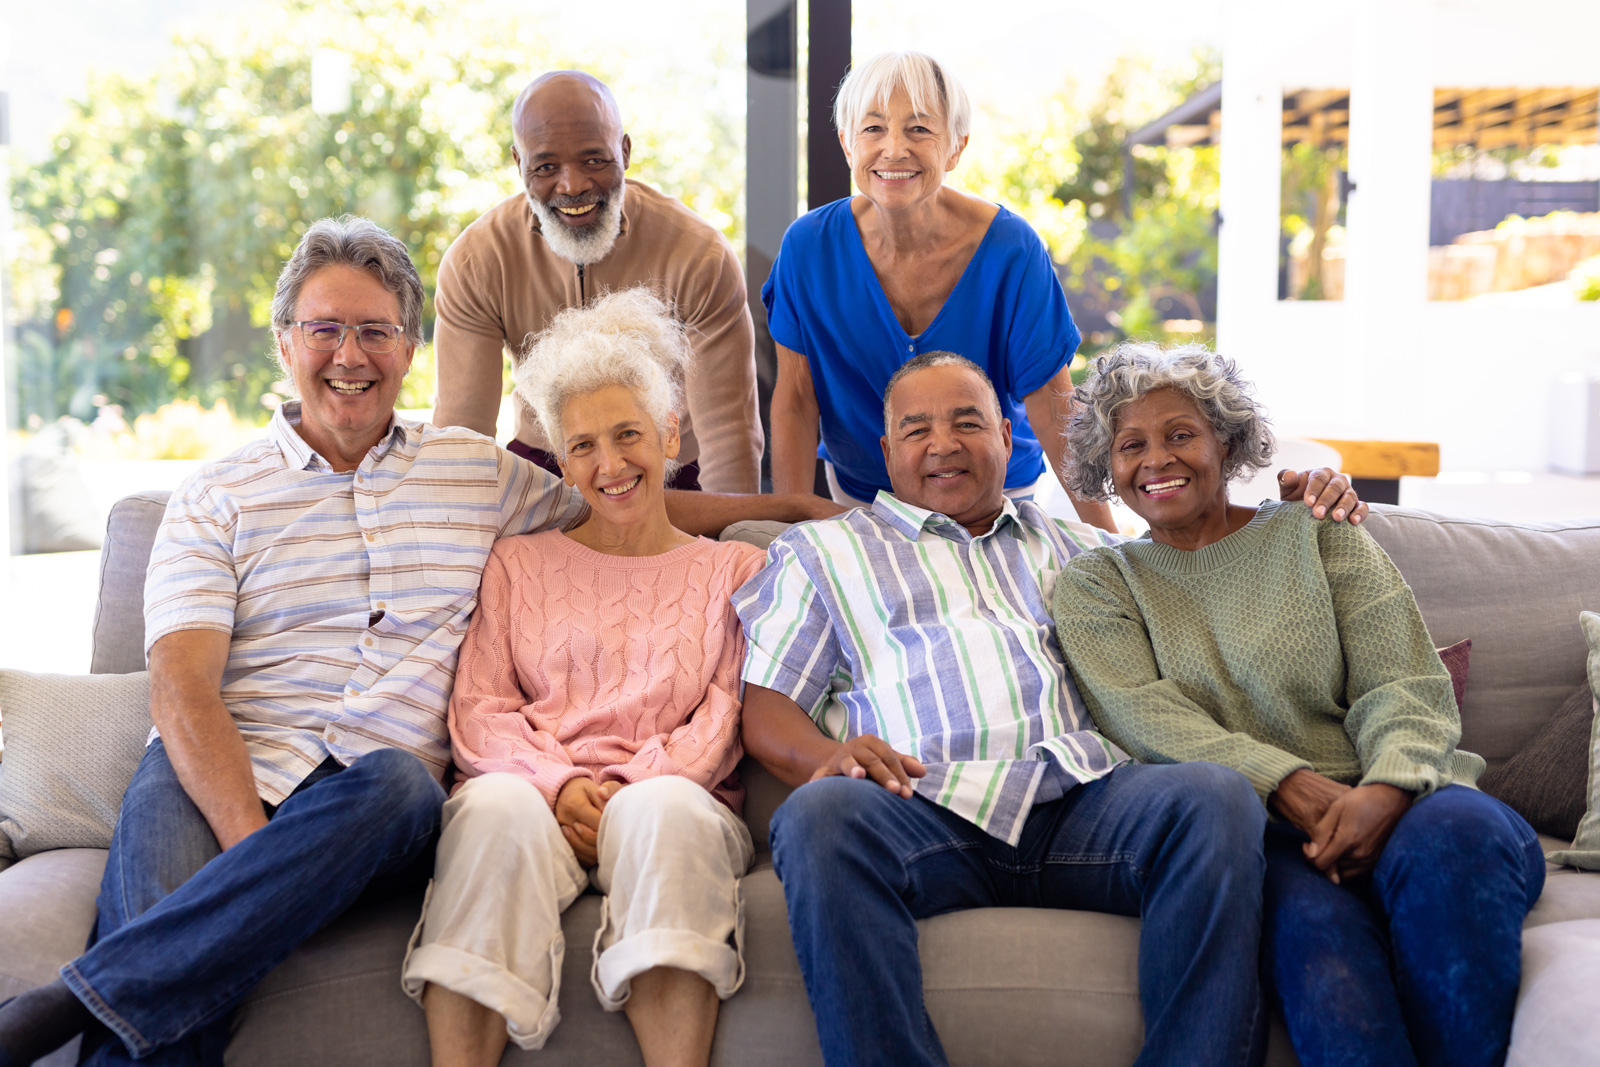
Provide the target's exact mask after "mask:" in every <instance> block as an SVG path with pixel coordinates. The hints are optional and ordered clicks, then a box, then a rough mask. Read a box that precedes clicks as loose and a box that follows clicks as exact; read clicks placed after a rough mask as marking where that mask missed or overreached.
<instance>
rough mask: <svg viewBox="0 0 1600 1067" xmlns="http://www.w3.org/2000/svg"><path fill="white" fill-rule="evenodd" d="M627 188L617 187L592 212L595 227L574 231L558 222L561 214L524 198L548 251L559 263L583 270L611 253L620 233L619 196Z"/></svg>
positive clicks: (620, 199) (530, 197)
mask: <svg viewBox="0 0 1600 1067" xmlns="http://www.w3.org/2000/svg"><path fill="white" fill-rule="evenodd" d="M626 188H627V187H626V186H625V185H619V186H617V191H616V194H615V195H614V196H608V197H607V198H606V199H605V202H604V203H602V204H601V205H600V206H599V207H598V208H596V209H595V214H596V215H598V216H599V217H598V218H596V219H595V221H594V224H593V225H591V226H587V227H585V228H584V229H582V230H574V229H572V227H570V226H568V225H567V224H566V223H565V222H563V221H561V216H560V213H559V212H557V211H556V210H555V209H554V208H549V207H546V206H545V205H544V204H542V203H540V202H539V201H538V200H537V199H535V198H534V197H533V196H531V195H528V194H526V193H524V194H523V195H524V197H525V199H526V200H527V201H528V206H529V207H530V208H532V209H533V216H534V218H536V219H538V220H539V229H540V231H541V232H542V233H543V234H544V239H545V242H546V243H548V244H549V245H550V251H552V252H554V253H555V254H556V255H558V256H560V257H561V258H562V259H566V260H571V261H572V262H573V263H576V264H578V265H579V266H584V265H585V264H589V263H598V262H599V261H600V260H602V259H605V258H606V256H607V255H609V254H610V252H611V246H612V245H614V244H616V243H617V235H618V234H620V233H621V232H622V196H623V191H624V190H625V189H626Z"/></svg>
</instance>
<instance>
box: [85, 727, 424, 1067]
mask: <svg viewBox="0 0 1600 1067" xmlns="http://www.w3.org/2000/svg"><path fill="white" fill-rule="evenodd" d="M443 805H444V790H443V789H441V788H440V786H439V784H438V783H437V782H435V781H434V780H433V775H432V774H431V773H429V771H428V770H427V769H426V768H425V767H424V766H423V765H422V763H421V762H420V761H419V760H418V759H417V758H416V757H415V756H412V755H410V754H408V753H404V752H399V751H396V750H393V749H385V750H381V751H378V752H373V753H370V754H368V755H366V756H363V757H361V758H360V759H358V760H356V761H355V762H354V763H353V764H351V765H350V766H349V767H347V768H346V767H341V766H340V765H339V764H338V763H337V762H335V761H333V760H331V759H330V760H327V761H325V762H324V763H323V764H322V766H320V767H318V768H317V769H316V770H315V771H313V772H312V773H311V775H310V777H308V778H307V779H306V780H305V781H304V782H302V783H301V784H300V786H299V788H297V789H296V790H295V791H294V793H292V794H291V795H290V796H289V797H288V798H287V799H286V800H285V801H284V802H283V803H282V804H281V805H279V806H278V807H277V808H276V809H271V808H269V809H268V813H269V815H270V816H271V818H270V820H269V821H268V822H267V825H266V826H264V827H262V828H261V829H259V830H257V831H256V832H255V833H253V834H251V835H250V836H249V837H247V838H245V839H244V840H243V841H241V842H239V843H238V844H237V845H235V846H234V847H233V848H231V849H229V850H228V851H226V852H223V851H221V849H220V848H219V847H218V845H217V839H216V837H215V836H214V835H213V834H212V832H211V827H210V825H209V824H208V823H207V822H206V820H205V817H204V816H203V815H201V814H200V810H199V809H198V808H196V807H195V805H194V802H193V801H192V800H190V799H189V795H188V793H186V792H185V791H184V789H183V786H182V784H181V783H180V782H179V781H178V776H177V773H176V772H175V771H174V770H173V768H172V763H171V761H170V760H169V759H168V757H167V753H166V749H165V748H164V747H163V746H162V744H161V742H160V741H159V740H158V741H155V742H153V743H152V744H151V745H150V747H149V748H148V749H147V750H146V751H145V755H144V759H143V760H142V761H141V762H140V764H139V769H138V770H137V771H136V772H135V773H134V776H133V781H132V783H131V784H130V785H129V786H128V792H127V793H126V794H125V795H124V797H123V800H122V812H121V814H120V815H119V816H118V819H117V829H116V832H115V834H114V835H113V836H112V839H111V855H110V857H109V859H108V860H107V861H106V873H105V877H104V879H103V880H102V882H101V885H100V899H99V902H98V917H97V919H96V922H95V930H94V933H93V934H92V935H91V936H90V947H89V948H88V949H87V950H86V951H85V952H84V954H83V955H81V956H79V957H78V958H77V959H75V960H73V961H72V962H71V963H68V964H67V965H66V966H65V967H63V968H61V977H62V978H63V979H64V980H65V981H66V983H67V985H68V986H69V987H70V988H71V989H72V991H73V993H75V994H77V996H78V999H79V1000H82V1001H83V1002H84V1004H85V1005H86V1006H87V1007H88V1008H89V1010H90V1011H91V1012H93V1013H94V1014H95V1016H96V1017H97V1018H98V1019H99V1020H100V1022H101V1023H103V1024H104V1025H105V1027H107V1028H109V1032H108V1031H107V1030H105V1029H100V1028H96V1029H94V1030H91V1032H90V1033H88V1034H86V1035H85V1036H84V1044H83V1052H82V1061H81V1062H84V1063H93V1064H119V1063H128V1062H130V1058H131V1059H136V1060H138V1061H140V1062H141V1063H157V1064H171V1065H178V1064H183V1065H186V1067H187V1065H195V1067H199V1065H208V1067H216V1065H220V1064H221V1063H222V1053H223V1050H224V1049H225V1048H226V1046H227V1043H228V1037H229V1025H228V1023H229V1015H230V1013H231V1012H232V1010H233V1008H234V1007H235V1006H237V1005H238V1003H239V1002H240V1001H241V1000H242V999H243V998H244V996H245V994H247V993H248V992H249V991H250V990H251V988H252V987H254V986H255V984H256V983H257V982H259V981H260V980H261V979H262V978H263V977H265V975H266V973H267V972H268V971H270V970H272V968H274V967H276V966H277V965H278V964H279V963H281V962H282V961H283V959H284V958H285V957H287V956H288V955H289V953H291V952H293V951H294V949H295V948H296V947H297V946H298V945H299V944H300V943H301V942H302V941H304V940H305V939H306V938H308V937H310V936H311V935H312V934H314V933H316V932H317V931H318V930H320V929H322V927H323V926H325V925H326V924H327V923H328V922H329V921H330V920H332V919H334V918H336V917H337V916H338V915H339V914H340V913H342V912H343V911H344V910H345V909H346V908H348V907H349V906H350V905H351V904H352V903H354V902H355V901H356V899H357V898H359V897H360V896H362V895H363V893H365V892H367V891H368V889H369V887H370V888H371V889H372V890H373V891H375V892H384V891H398V890H399V889H401V888H404V887H406V886H410V885H414V886H415V887H417V888H421V887H422V886H423V885H425V884H426V882H427V878H428V875H429V874H430V873H431V872H432V866H433V856H432V853H433V845H434V843H435V841H436V840H437V839H438V835H439V815H440V810H441V808H442V807H443ZM113 1035H114V1036H113ZM118 1039H120V1040H118Z"/></svg>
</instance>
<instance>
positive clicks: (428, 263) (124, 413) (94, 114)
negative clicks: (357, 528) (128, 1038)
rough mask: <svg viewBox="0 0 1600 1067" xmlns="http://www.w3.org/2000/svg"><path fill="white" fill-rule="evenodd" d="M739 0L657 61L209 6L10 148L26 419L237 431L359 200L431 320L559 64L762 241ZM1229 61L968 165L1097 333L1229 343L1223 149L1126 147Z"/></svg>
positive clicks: (1056, 120)
mask: <svg viewBox="0 0 1600 1067" xmlns="http://www.w3.org/2000/svg"><path fill="white" fill-rule="evenodd" d="M726 7H727V5H725V4H724V5H721V6H712V5H711V4H710V3H709V0H690V2H689V3H687V4H686V5H685V7H684V17H686V18H690V19H695V18H698V19H701V20H703V22H704V25H705V27H706V29H705V33H704V34H703V37H704V38H705V41H706V42H707V43H706V44H704V46H703V47H704V48H706V49H709V51H708V53H707V54H705V55H700V54H685V53H683V52H682V51H681V50H674V49H661V50H660V52H659V53H658V54H654V55H650V56H643V55H640V54H624V53H621V52H618V51H617V50H614V49H610V50H608V49H596V50H595V51H594V53H593V54H584V53H583V52H582V51H581V50H578V51H576V52H575V51H574V49H573V47H572V46H571V44H570V35H567V37H564V38H563V41H564V42H567V43H563V44H562V45H561V46H560V47H557V46H556V45H555V44H554V43H552V37H551V34H549V33H547V32H546V29H547V20H545V19H543V18H542V17H539V16H538V15H537V14H536V13H532V12H529V11H528V10H526V9H525V8H523V7H521V6H520V5H515V4H511V3H506V2H504V0H466V2H465V3H461V4H449V5H446V4H443V3H440V2H438V0H382V2H376V0H318V2H315V3H312V2H307V0H290V2H288V3H284V4H281V5H276V6H271V7H262V8H252V9H250V10H248V11H247V12H241V13H237V14H234V15H232V16H228V17H221V16H219V17H217V18H213V19H208V20H207V21H206V22H205V23H204V24H203V25H202V26H201V27H200V28H197V29H191V30H189V31H188V32H186V33H184V34H182V35H180V36H177V37H176V38H174V39H173V40H172V41H171V43H170V45H169V46H168V47H167V50H166V53H165V55H164V56H163V57H162V60H161V62H160V64H159V66H158V68H157V70H156V72H155V73H154V74H152V75H150V76H146V77H129V76H124V75H115V74H108V75H104V76H100V77H96V78H93V79H92V81H91V83H90V85H89V88H88V91H87V93H86V94H85V95H84V96H83V98H82V99H81V100H78V101H76V102H74V103H73V104H72V106H71V109H70V114H69V116H68V118H67V119H66V121H65V122H64V123H63V124H62V126H61V127H60V129H59V130H58V132H57V133H56V135H55V136H54V138H53V140H52V141H51V143H50V145H49V148H48V153H47V154H46V155H45V157H44V158H42V159H31V160H22V159H20V158H18V159H14V162H13V166H12V174H13V176H14V178H13V188H12V208H13V211H14V226H15V231H16V232H15V234H14V239H13V247H14V258H13V260H12V263H11V264H10V278H11V282H12V284H11V286H10V287H9V289H8V297H9V299H10V302H11V304H12V307H11V309H10V316H9V318H10V321H11V322H12V323H14V324H15V329H16V332H15V333H14V335H13V336H14V338H15V348H13V349H12V351H11V353H10V358H11V360H12V363H13V367H14V369H15V388H16V393H15V394H14V395H15V402H16V403H15V407H13V409H12V410H13V419H14V420H15V422H16V424H17V425H18V428H19V429H21V430H22V431H23V432H24V434H25V435H26V434H30V433H38V432H41V431H43V430H45V429H46V428H49V427H52V426H55V427H57V428H59V427H60V426H63V425H65V426H68V427H75V428H77V429H78V430H81V431H83V432H75V433H74V434H72V435H71V436H72V437H73V439H74V441H76V442H77V450H78V451H80V452H84V451H86V450H87V451H90V452H95V451H98V452H106V453H111V452H115V453H116V454H119V455H122V456H124V457H127V458H141V459H175V458H200V457H203V456H211V455H216V454H218V452H219V451H222V450H225V448H226V447H230V446H231V445H232V443H233V442H234V438H236V437H237V436H239V434H240V432H242V431H243V430H244V429H245V428H248V427H250V426H255V425H259V424H261V423H263V422H265V421H266V419H267V418H268V417H269V416H270V414H271V412H272V410H273V408H274V407H275V406H276V405H277V404H278V403H280V402H281V400H282V394H281V392H280V391H279V386H278V383H277V367H276V364H275V363H274V361H273V360H272V358H271V356H270V345H271V340H270V335H269V333H268V330H267V324H268V320H269V304H270V300H271V294H272V287H273V283H274V281H275V279H276V276H277V273H278V270H279V269H280V267H281V265H282V263H283V261H284V259H285V257H286V256H288V254H289V252H290V251H291V249H292V248H293V246H294V244H295V242H296V241H297V240H298V239H299V236H300V234H301V233H303V232H304V229H305V227H306V225H307V224H308V223H309V222H311V221H313V220H315V219H317V218H320V217H322V216H324V215H330V214H339V213H343V212H346V211H352V212H357V213H360V214H363V215H367V216H370V217H372V218H374V219H375V220H377V221H378V222H379V223H381V224H382V225H384V226H386V227H389V228H391V229H392V230H393V231H394V232H395V233H397V234H398V235H399V236H400V237H401V238H402V239H404V240H405V241H406V243H407V245H408V247H409V248H410V249H411V252H412V255H413V256H414V258H415V259H416V262H417V265H418V267H419V268H420V270H421V272H422V276H423V283H424V286H425V288H426V290H427V292H428V294H429V297H430V301H429V303H428V305H427V307H426V308H425V312H424V314H425V319H426V326H427V329H428V332H429V333H430V334H431V325H432V314H433V312H432V303H431V295H432V290H433V284H434V277H435V274H436V271H437V268H438V264H439V259H440V257H441V255H442V254H443V252H444V250H445V249H446V248H447V247H449V244H450V242H451V241H452V240H453V239H454V238H455V236H456V235H457V234H458V233H459V232H460V231H461V229H462V228H463V227H464V226H466V225H467V224H468V223H470V222H471V221H472V220H473V219H474V218H476V217H477V215H478V214H479V213H481V212H482V211H483V210H485V209H486V208H488V207H489V206H491V205H492V204H493V203H495V202H496V201H497V200H499V199H500V198H501V197H503V196H505V195H507V194H509V193H511V192H513V191H514V190H515V188H516V186H515V175H514V172H513V170H512V168H511V161H510V157H509V151H508V147H507V146H508V144H509V140H510V131H509V124H508V117H507V113H508V111H509V105H510V102H511V100H512V98H513V97H514V95H515V94H516V92H517V90H518V89H520V87H521V86H522V84H523V82H524V81H525V80H526V78H527V77H528V76H529V73H530V72H534V71H538V70H541V69H547V68H549V67H552V66H557V65H581V66H583V67H584V68H585V69H588V70H591V71H592V72H593V73H595V74H597V75H598V76H600V77H601V78H603V79H605V80H607V81H608V82H610V83H611V84H612V85H613V87H614V88H615V89H616V91H617V95H618V97H619V99H620V100H621V101H622V104H623V107H624V111H625V119H626V123H627V126H628V129H629V132H630V134H631V136H632V138H633V145H634V154H633V168H632V170H631V171H630V174H631V176H633V177H635V178H637V179H640V180H643V181H646V182H649V183H651V184H653V185H655V186H657V187H659V188H661V189H663V190H664V191H666V192H668V193H671V194H672V195H674V196H677V197H679V198H681V199H683V200H684V201H685V202H686V203H688V204H689V206H690V207H692V208H693V209H694V210H695V211H697V212H699V213H700V214H701V215H702V216H703V217H705V218H706V219H708V220H709V221H710V222H711V223H712V224H713V225H715V226H717V227H719V228H720V229H721V230H722V231H723V232H724V233H725V234H726V235H727V236H728V237H729V239H730V240H731V241H732V242H733V243H734V245H735V247H736V249H739V250H741V251H742V247H743V233H742V230H743V196H742V188H743V183H744V115H743V91H744V85H743V76H744V69H743V63H742V55H741V54H739V51H738V50H739V49H741V48H742V37H743V25H742V22H740V21H739V20H738V19H733V18H729V17H728V16H729V12H728V11H725V10H723V8H726ZM724 24H726V25H724ZM319 49H336V50H338V51H339V52H341V53H343V54H344V55H345V56H347V57H348V62H349V66H350V72H351V73H350V78H349V85H350V95H349V103H348V106H347V107H344V108H342V109H340V110H337V111H335V112H334V113H331V114H330V113H324V112H326V111H327V110H328V109H327V108H326V107H324V108H323V109H322V110H321V111H319V110H318V109H317V108H315V107H313V92H312V89H313V78H312V63H313V59H312V57H313V56H314V55H315V54H316V53H317V51H318V50H319ZM708 60H709V61H708ZM1220 73H1221V72H1220V64H1219V61H1218V59H1217V57H1216V55H1215V54H1214V53H1208V52H1199V53H1197V54H1195V55H1194V56H1193V57H1192V58H1191V59H1190V60H1188V61H1186V62H1181V63H1178V64H1175V65H1167V66H1161V65H1158V64H1156V63H1154V62H1152V61H1151V60H1149V59H1145V58H1140V57H1138V56H1125V57H1123V58H1122V59H1120V60H1118V61H1117V62H1116V63H1114V64H1112V65H1111V67H1110V73H1109V74H1108V75H1107V76H1106V78H1105V80H1104V81H1103V83H1101V84H1098V85H1092V86H1083V85H1079V84H1075V83H1072V82H1068V81H1062V82H1060V83H1059V84H1058V85H1057V87H1056V89H1055V90H1054V91H1053V92H1051V93H1049V94H1047V95H1046V96H1045V97H1044V98H1043V99H1042V100H1030V101H1029V102H1028V107H1026V108H1017V109H1005V108H999V107H996V106H992V105H991V106H980V113H979V116H978V118H977V121H976V122H975V124H974V134H973V137H972V142H971V147H970V148H969V150H968V152H967V155H966V156H965V158H964V159H963V162H962V165H961V167H960V168H959V169H958V170H957V172H956V173H955V175H953V176H952V179H951V180H952V181H953V182H954V183H955V184H957V185H960V186H963V187H965V188H967V189H969V190H970V191H972V192H975V193H977V194H979V195H982V196H986V197H989V198H991V199H993V200H996V201H998V202H1000V203H1003V204H1005V205H1007V206H1008V207H1010V208H1012V209H1013V210H1016V211H1018V212H1019V213H1020V214H1022V215H1023V216H1024V217H1025V218H1027V219H1028V221H1029V222H1030V223H1032V224H1033V225H1034V226H1035V227H1036V228H1037V229H1038V230H1039V232H1040V233H1041V234H1042V235H1043V237H1044V238H1045V240H1046V242H1047V244H1048V245H1049V248H1050V251H1051V254H1052V255H1053V256H1054V258H1055V259H1056V262H1057V264H1058V267H1059V269H1060V272H1061V275H1062V278H1063V281H1064V283H1065V284H1066V286H1067V292H1068V300H1069V303H1070V304H1071V306H1072V307H1073V310H1074V312H1075V313H1076V314H1078V315H1079V317H1080V319H1081V320H1082V321H1083V322H1084V325H1085V327H1086V344H1085V346H1084V352H1085V353H1086V354H1092V353H1093V352H1094V351H1096V350H1098V349H1099V348H1102V347H1104V346H1105V345H1107V344H1111V343H1114V342H1115V341H1117V340H1120V339H1121V338H1123V337H1127V336H1147V337H1158V338H1168V337H1173V336H1181V337H1198V338H1199V339H1202V340H1209V339H1210V336H1211V332H1212V325H1211V320H1212V319H1213V318H1214V291H1215V274H1216V233H1215V226H1216V224H1215V212H1216V206H1217V192H1218V159H1217V151H1218V150H1217V149H1216V148H1214V147H1201V148H1173V149H1168V148H1165V147H1145V146H1140V147H1138V148H1136V149H1135V160H1134V166H1133V168H1132V174H1133V179H1134V188H1133V189H1132V190H1131V196H1128V197H1125V196H1124V190H1123V182H1124V166H1123V155H1122V145H1123V141H1124V139H1125V137H1126V134H1127V133H1128V132H1129V131H1131V130H1133V129H1136V128H1138V127H1139V126H1140V125H1142V124H1144V123H1146V122H1148V121H1149V120H1150V119H1152V118H1154V117H1156V116H1158V115H1160V114H1162V113H1163V112H1165V111H1166V110H1168V109H1169V108H1171V107H1172V106H1173V105H1174V104H1176V103H1178V102H1180V101H1181V100H1183V99H1185V98H1186V97H1187V96H1189V95H1190V94H1191V93H1192V92H1194V91H1195V90H1196V89H1197V88H1201V87H1203V86H1205V85H1207V84H1209V83H1211V82H1213V81H1215V80H1216V79H1217V78H1218V77H1220ZM668 85H670V87H671V89H670V92H664V91H662V87H663V86H668ZM685 100H693V101H696V102H697V105H703V106H695V107H685V106H683V102H684V101H685ZM1125 205H1128V206H1131V208H1132V212H1131V217H1128V212H1127V210H1126V208H1125ZM1208 294H1211V295H1208ZM433 387H434V378H433V361H432V356H431V352H429V351H427V350H424V351H423V352H421V353H419V355H418V358H417V360H416V363H415V368H414V370H413V372H412V374H411V376H410V378H409V380H408V382H407V385H406V390H405V393H404V394H403V395H402V397H401V401H400V406H401V407H413V408H415V407H421V408H425V407H428V406H430V405H431V404H432V393H433ZM168 424H170V425H168ZM88 429H93V430H94V431H95V432H94V433H88V432H87V430H88ZM97 442H98V443H97Z"/></svg>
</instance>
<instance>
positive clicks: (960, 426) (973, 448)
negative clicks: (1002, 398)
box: [882, 363, 1011, 534]
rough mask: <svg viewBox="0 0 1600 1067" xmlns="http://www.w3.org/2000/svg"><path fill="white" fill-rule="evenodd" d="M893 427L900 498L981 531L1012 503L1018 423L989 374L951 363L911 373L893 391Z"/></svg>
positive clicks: (890, 452)
mask: <svg viewBox="0 0 1600 1067" xmlns="http://www.w3.org/2000/svg"><path fill="white" fill-rule="evenodd" d="M887 429H888V434H887V435H886V436H884V437H883V438H882V445H883V458H884V462H885V463H886V464H887V465H888V468H889V482H890V484H891V485H893V486H894V495H895V496H897V497H899V498H900V499H901V500H903V501H905V502H906V503H907V504H911V505H913V506H915V507H919V508H926V509H927V510H929V511H937V512H941V513H942V514H945V515H948V516H950V517H951V518H952V519H954V520H955V521H956V522H959V523H960V524H961V525H963V526H965V527H967V529H968V530H970V531H972V532H973V533H974V534H978V533H981V532H983V531H984V530H987V529H988V528H989V525H990V524H992V523H993V521H994V518H995V516H996V515H997V514H998V513H999V511H1000V508H1001V506H1002V504H1003V502H1004V492H1005V484H1006V463H1007V462H1008V461H1009V460H1010V459H1011V421H1010V420H1009V419H1005V418H1002V417H1001V416H1000V407H999V404H998V403H996V401H995V398H994V394H993V393H992V392H990V390H989V387H988V386H987V385H986V384H985V383H984V381H983V379H981V378H979V377H978V376H977V375H976V374H974V373H973V372H972V371H970V370H968V369H967V368H965V367H962V366H958V365H954V364H948V363H947V364H942V365H936V366H932V367H925V368H923V369H922V370H918V371H913V372H912V373H910V374H907V375H906V376H905V377H904V378H901V379H900V381H898V382H897V383H895V387H894V391H893V392H891V393H890V394H889V419H888V427H887ZM975 527H976V528H975Z"/></svg>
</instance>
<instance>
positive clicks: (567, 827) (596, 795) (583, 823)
mask: <svg viewBox="0 0 1600 1067" xmlns="http://www.w3.org/2000/svg"><path fill="white" fill-rule="evenodd" d="M606 784H607V785H610V784H611V783H609V782H608V783H606ZM604 789H605V787H604V786H598V785H595V784H594V779H592V778H569V779H568V780H567V784H566V785H564V786H562V787H561V792H560V793H557V794H556V822H558V823H560V824H561V836H562V837H565V838H566V839H567V844H569V845H571V846H572V851H573V853H574V854H576V855H577V857H578V862H579V863H581V864H583V865H584V866H585V867H594V866H597V865H598V864H599V863H600V813H601V812H602V811H603V810H604V809H605V806H606V801H607V800H610V799H611V797H612V796H614V795H616V790H615V789H613V790H611V792H610V793H606V792H604Z"/></svg>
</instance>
